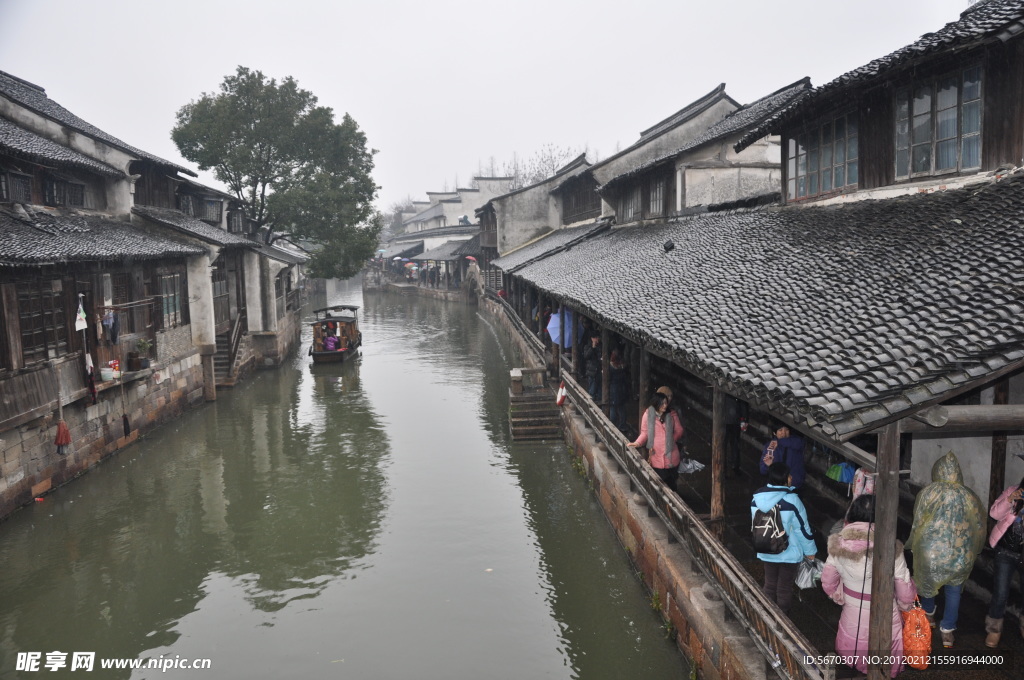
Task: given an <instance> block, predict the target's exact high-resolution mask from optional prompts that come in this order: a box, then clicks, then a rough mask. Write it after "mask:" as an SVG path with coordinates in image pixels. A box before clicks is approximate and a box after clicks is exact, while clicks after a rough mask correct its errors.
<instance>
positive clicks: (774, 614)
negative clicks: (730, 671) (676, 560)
mask: <svg viewBox="0 0 1024 680" xmlns="http://www.w3.org/2000/svg"><path fill="white" fill-rule="evenodd" d="M561 380H562V381H563V382H564V383H565V387H566V390H567V391H568V393H569V398H570V399H571V401H572V403H573V404H574V405H575V406H576V408H577V409H578V410H579V412H580V414H581V415H582V417H583V418H584V419H585V420H587V421H588V422H589V423H590V425H592V426H593V428H594V432H595V433H596V434H597V436H598V437H599V438H600V439H601V440H602V441H603V442H604V444H605V446H606V447H607V450H608V456H609V457H611V458H614V459H615V462H616V464H617V465H618V467H619V468H620V469H622V470H623V471H625V472H626V474H628V475H629V477H630V479H631V480H632V481H633V484H634V486H635V487H636V490H637V491H638V492H639V493H640V494H642V495H643V496H644V498H646V499H647V504H648V507H649V508H650V509H651V510H652V511H653V512H654V513H656V514H657V516H658V517H659V518H660V519H661V521H662V522H663V523H664V524H665V527H666V528H667V530H668V531H669V533H671V534H672V536H673V537H674V538H675V539H676V540H677V541H679V542H680V543H681V544H682V545H683V546H685V548H686V550H687V552H688V553H689V554H690V557H691V558H692V559H693V562H694V564H695V565H696V566H697V567H698V568H699V569H700V571H701V573H703V574H704V576H705V577H707V579H708V580H709V581H711V583H712V584H713V585H714V587H715V589H716V590H717V591H718V592H719V594H720V595H721V596H722V600H723V601H724V602H725V604H726V606H727V607H729V609H730V611H731V612H732V613H733V615H735V617H736V619H737V620H738V621H739V622H740V623H741V624H742V625H743V627H744V628H746V630H747V633H748V634H749V635H750V638H751V640H753V641H754V644H755V645H757V647H758V649H759V650H760V651H761V653H762V654H764V656H765V659H766V660H767V663H768V665H769V667H771V668H772V669H774V671H775V672H776V673H777V674H778V675H779V677H781V678H784V679H786V680H798V679H799V680H803V679H807V680H835V674H836V671H835V667H834V666H832V665H825V664H820V663H816V662H814V661H812V659H814V658H815V657H817V656H818V652H817V651H816V650H815V648H814V647H813V646H812V645H811V643H810V642H809V641H808V640H807V638H806V637H805V636H804V634H803V633H802V632H800V630H799V629H798V628H797V627H796V626H795V625H793V622H792V621H790V620H789V618H788V617H787V616H786V615H785V614H783V613H782V612H781V611H780V610H779V608H778V607H777V606H776V605H775V604H774V603H773V602H771V601H770V600H768V598H767V597H765V595H764V593H763V592H762V591H761V587H760V586H759V585H758V583H757V582H756V581H755V580H754V578H753V577H752V576H751V575H750V574H749V573H748V572H747V570H746V569H744V568H743V565H741V564H740V563H739V562H738V561H737V560H736V558H735V557H734V556H733V555H732V553H731V552H729V551H728V550H727V549H726V547H725V546H724V545H723V544H722V542H721V541H719V540H718V538H717V537H716V536H715V535H714V534H713V533H711V531H710V530H709V529H708V528H707V526H705V524H704V522H703V521H701V519H700V518H699V517H698V516H697V515H696V514H695V513H694V512H693V510H691V509H690V507H689V506H687V505H686V504H685V503H684V502H683V500H682V499H681V498H680V497H679V496H678V495H677V494H675V493H673V492H671V491H669V489H668V487H666V486H665V484H664V483H663V482H662V481H661V479H660V478H659V477H658V475H657V474H656V473H655V472H654V470H653V468H651V467H650V466H649V465H648V464H647V463H646V462H645V461H644V459H643V458H642V457H641V456H640V454H639V453H638V452H637V450H636V449H632V448H629V447H627V446H626V445H627V444H628V443H629V442H628V441H627V440H626V438H625V437H624V436H623V435H622V433H621V432H619V430H618V428H616V427H615V426H614V425H613V424H612V422H611V420H609V419H608V416H606V415H605V414H604V413H603V412H602V411H601V409H600V407H598V406H597V404H595V403H594V402H593V401H592V400H591V399H590V395H589V394H587V392H586V390H585V389H583V387H582V386H581V385H580V384H579V383H578V382H576V381H575V380H574V379H573V378H572V376H570V375H569V374H568V373H566V372H564V371H563V373H562V376H561Z"/></svg>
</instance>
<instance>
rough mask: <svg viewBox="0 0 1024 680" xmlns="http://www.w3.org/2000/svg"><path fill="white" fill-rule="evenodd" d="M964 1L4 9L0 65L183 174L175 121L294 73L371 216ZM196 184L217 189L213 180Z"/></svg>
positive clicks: (921, 25)
mask: <svg viewBox="0 0 1024 680" xmlns="http://www.w3.org/2000/svg"><path fill="white" fill-rule="evenodd" d="M968 4H969V3H968V0H860V1H859V2H858V1H848V2H838V1H836V0H782V1H775V2H772V1H771V0H768V1H765V0H758V1H757V2H754V1H753V0H731V1H710V2H708V1H706V2H695V1H693V0H620V1H617V2H616V1H612V0H587V1H583V0H543V1H541V0H503V1H501V2H493V1H491V0H475V1H474V2H466V1H460V0H430V1H425V0H360V1H359V2H351V1H349V0H335V1H326V0H325V1H322V2H313V1H312V0H289V1H287V2H281V1H280V0H275V1H273V2H268V1H265V0H246V1H245V2H227V1H224V0H202V1H194V0H179V1H178V2H174V3H170V2H147V1H146V0H142V1H139V0H135V1H134V2H127V1H122V0H95V1H94V2H90V3H82V2H81V0H48V1H47V2H40V1H39V0H0V70H3V71H7V72H8V73H11V74H13V75H15V76H18V77H20V78H23V79H25V80H28V81H31V82H33V83H35V84H37V85H39V86H41V87H43V88H45V89H46V92H47V94H48V95H49V97H50V98H51V99H53V100H54V101H56V102H58V103H60V104H61V105H63V106H64V107H65V108H67V109H69V110H71V111H72V112H74V113H75V114H77V115H78V116H79V117H81V118H83V119H85V120H87V121H89V122H90V123H92V124H93V125H95V126H97V127H99V128H100V129H102V130H104V131H106V132H107V133H109V134H111V135H114V136H115V137H117V138H119V139H121V140H123V141H125V142H127V143H128V144H131V145H134V146H137V147H139V148H142V149H145V150H146V151H149V152H150V153H153V154H156V155H158V156H160V157H162V158H166V159H167V160H170V161H175V162H179V163H181V164H183V165H185V166H187V167H193V168H194V167H195V166H194V165H192V164H191V163H188V162H186V161H185V160H184V159H183V158H182V157H181V156H180V154H178V152H177V149H176V148H175V146H174V144H173V143H172V142H171V139H170V130H171V127H172V126H173V125H174V116H175V112H176V111H177V110H178V109H179V108H180V107H181V106H182V105H183V104H186V103H187V102H189V101H190V100H192V99H195V98H196V97H198V96H199V95H200V94H202V93H203V92H213V91H216V90H217V88H218V86H219V85H220V83H221V81H222V80H223V78H224V76H226V75H228V74H230V73H233V72H234V70H235V68H236V66H238V65H244V66H247V67H249V68H252V69H259V70H261V71H263V72H264V73H265V74H267V75H268V76H271V77H275V78H282V77H285V76H292V77H294V78H295V79H296V80H298V82H299V85H300V86H301V87H303V88H305V89H307V90H310V91H312V92H313V93H314V94H316V95H317V97H319V99H320V103H321V104H323V105H326V106H330V107H332V108H333V109H334V110H335V112H336V114H337V115H338V116H339V117H340V115H341V113H343V112H348V113H349V114H351V115H352V117H353V118H355V120H356V121H357V122H358V123H359V125H360V127H361V128H362V129H363V131H364V132H365V133H366V136H367V139H368V142H369V145H370V146H371V147H372V148H375V149H377V150H378V151H379V153H378V154H377V156H376V169H375V171H374V176H375V178H376V180H377V183H378V184H379V185H381V190H380V197H379V200H378V205H379V206H380V207H381V208H386V207H387V206H388V205H390V204H391V203H392V202H394V201H399V200H402V199H404V198H405V197H406V196H411V197H412V198H413V200H426V195H425V192H427V191H441V190H443V189H452V188H454V186H455V182H456V179H457V180H458V183H459V185H460V186H466V185H468V184H469V182H470V180H471V178H472V176H473V175H474V174H477V171H478V169H480V168H484V169H486V168H487V166H488V165H489V159H491V158H492V157H493V158H494V159H495V160H496V161H497V163H498V165H499V167H500V164H501V163H502V161H506V160H509V159H511V158H512V155H513V154H514V153H517V154H519V155H520V156H526V157H528V156H530V155H532V154H533V153H535V152H536V151H537V150H539V149H541V148H542V147H543V146H545V145H548V144H553V145H555V146H558V147H566V148H572V149H583V148H584V147H586V148H588V149H589V150H590V151H591V152H592V153H593V152H596V153H597V154H598V155H599V156H600V157H602V158H603V157H607V156H609V155H611V154H612V153H614V152H615V151H616V150H617V149H618V148H624V147H626V146H629V145H630V144H632V143H633V142H635V141H636V140H637V138H638V136H639V132H640V131H641V130H644V129H646V128H648V127H650V126H651V125H653V124H654V123H657V122H658V121H660V120H661V119H663V118H665V117H667V116H669V115H671V114H672V113H674V112H676V111H678V110H679V109H681V108H683V107H684V106H685V105H686V104H687V103H689V102H691V101H693V100H695V99H697V98H699V97H700V96H701V95H703V94H705V93H707V92H709V91H710V90H712V89H713V88H715V87H716V86H717V85H718V84H719V83H723V82H724V83H726V92H728V93H729V95H731V96H732V97H733V98H734V99H736V100H737V101H739V102H740V103H744V104H745V103H748V102H750V101H753V100H755V99H758V98H760V97H761V96H763V95H765V94H767V93H769V92H772V91H774V90H777V89H779V88H780V87H782V86H784V85H787V84H789V83H791V82H794V81H796V80H799V79H800V78H803V77H804V76H810V77H811V82H812V84H814V85H816V86H817V85H822V84H824V83H826V82H828V81H830V80H832V79H833V78H835V77H837V76H839V75H841V74H843V73H845V72H846V71H849V70H851V69H853V68H856V67H858V66H861V65H863V64H865V63H867V62H868V61H870V60H872V59H874V58H876V57H880V56H883V55H885V54H888V53H889V52H891V51H893V50H895V49H898V48H900V47H902V46H904V45H906V44H908V43H911V42H913V41H914V40H916V39H917V38H918V37H919V36H920V35H921V34H923V33H927V32H929V31H934V30H937V29H939V28H941V27H942V26H943V25H944V24H946V23H947V22H949V21H953V20H955V19H956V18H957V17H958V16H959V14H960V12H961V11H963V10H964V9H966V8H967V6H968ZM201 180H202V181H204V182H206V183H208V184H216V182H215V180H214V179H213V178H212V175H203V176H202V177H201Z"/></svg>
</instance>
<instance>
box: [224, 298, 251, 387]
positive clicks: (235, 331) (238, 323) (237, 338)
mask: <svg viewBox="0 0 1024 680" xmlns="http://www.w3.org/2000/svg"><path fill="white" fill-rule="evenodd" d="M247 325H248V324H247V323H246V315H245V312H244V311H243V312H241V313H240V314H239V315H238V318H236V319H235V324H234V325H233V326H232V327H231V340H230V343H231V344H230V349H229V350H228V375H229V376H232V375H234V374H235V358H236V357H237V356H238V347H239V345H241V343H242V329H244V328H246V327H247Z"/></svg>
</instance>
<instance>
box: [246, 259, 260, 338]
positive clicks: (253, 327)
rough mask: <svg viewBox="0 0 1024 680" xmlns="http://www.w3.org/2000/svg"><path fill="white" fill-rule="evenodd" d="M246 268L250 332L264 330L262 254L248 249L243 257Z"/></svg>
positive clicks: (247, 310)
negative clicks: (261, 278)
mask: <svg viewBox="0 0 1024 680" xmlns="http://www.w3.org/2000/svg"><path fill="white" fill-rule="evenodd" d="M243 260H244V261H243V265H242V266H243V267H244V268H245V306H246V308H247V309H246V318H247V320H248V323H249V332H250V333H254V332H256V331H262V330H263V296H262V295H261V293H260V256H259V254H258V253H256V252H255V251H252V250H247V251H246V253H245V256H244V258H243Z"/></svg>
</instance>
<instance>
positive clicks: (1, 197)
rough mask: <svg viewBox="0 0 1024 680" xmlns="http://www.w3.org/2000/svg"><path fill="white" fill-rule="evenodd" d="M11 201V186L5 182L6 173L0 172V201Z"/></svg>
mask: <svg viewBox="0 0 1024 680" xmlns="http://www.w3.org/2000/svg"><path fill="white" fill-rule="evenodd" d="M9 200H11V185H10V183H9V182H8V181H7V173H6V172H0V201H9Z"/></svg>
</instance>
